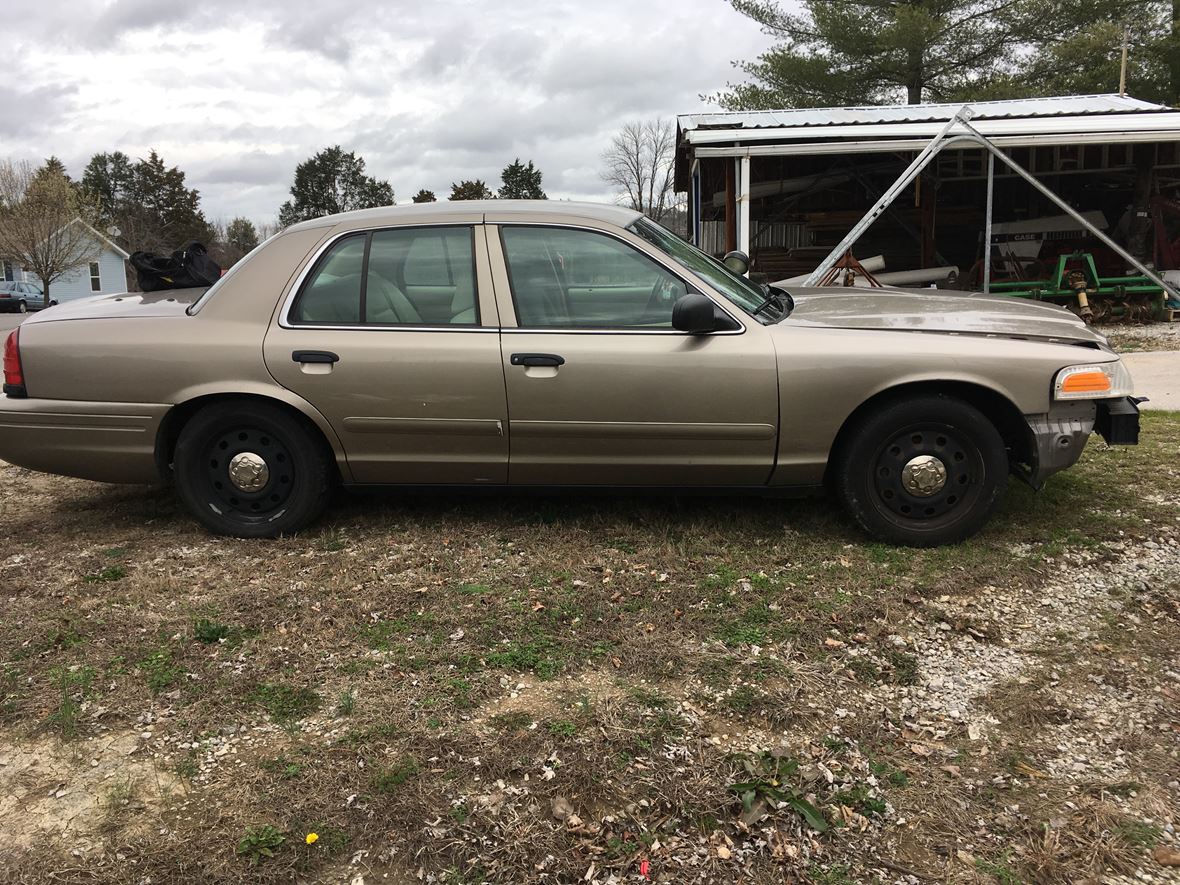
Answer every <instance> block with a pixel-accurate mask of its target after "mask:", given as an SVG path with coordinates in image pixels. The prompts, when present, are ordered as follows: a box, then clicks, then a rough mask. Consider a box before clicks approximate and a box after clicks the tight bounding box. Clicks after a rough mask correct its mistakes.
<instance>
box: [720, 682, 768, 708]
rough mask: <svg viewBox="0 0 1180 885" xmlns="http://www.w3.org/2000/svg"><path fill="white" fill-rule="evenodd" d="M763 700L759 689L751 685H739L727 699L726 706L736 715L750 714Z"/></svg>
mask: <svg viewBox="0 0 1180 885" xmlns="http://www.w3.org/2000/svg"><path fill="white" fill-rule="evenodd" d="M762 698H763V695H762V692H760V691H758V689H756V688H753V687H751V686H749V685H739V686H738V687H737V688H735V689H734V690H733V691H732V692H731V693H730V694H729V695H728V696H727V697H726V698H725V706H727V707H729V709H731V710H733V711H734V712H735V713H748V712H750V711H751V710H752V709H754V707H755V706H757V704H758V702H759V701H761V700H762Z"/></svg>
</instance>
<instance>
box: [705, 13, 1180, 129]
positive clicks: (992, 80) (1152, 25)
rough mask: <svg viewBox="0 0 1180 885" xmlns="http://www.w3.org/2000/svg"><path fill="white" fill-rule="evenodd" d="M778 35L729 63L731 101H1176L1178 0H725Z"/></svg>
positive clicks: (747, 104) (726, 101)
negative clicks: (1123, 96) (734, 75)
mask: <svg viewBox="0 0 1180 885" xmlns="http://www.w3.org/2000/svg"><path fill="white" fill-rule="evenodd" d="M730 3H731V5H732V6H733V8H734V9H735V10H737V11H738V12H739V13H741V14H742V15H745V16H747V17H748V18H750V19H752V20H754V21H755V22H757V23H758V24H759V25H761V27H762V30H763V32H764V33H766V34H767V35H769V36H771V37H773V38H774V39H775V45H774V46H773V47H772V48H771V49H769V50H767V51H766V52H765V53H763V54H762V55H761V56H759V57H758V58H757V59H755V60H753V61H747V60H738V61H735V62H734V65H735V67H736V68H738V70H740V71H742V72H743V73H744V74H745V75H746V79H745V81H744V82H740V83H736V84H735V83H731V84H729V85H728V86H727V87H726V88H725V89H723V90H721V91H719V92H718V93H716V94H715V95H713V96H711V98H712V99H713V100H714V101H716V102H717V103H719V104H720V105H721V106H722V107H724V108H727V109H729V110H771V109H776V108H798V107H839V106H847V105H865V104H893V103H899V102H903V101H904V102H908V103H910V104H914V103H918V102H923V101H948V102H951V101H981V100H985V99H991V98H1029V97H1036V96H1049V95H1086V94H1092V93H1111V92H1117V91H1118V90H1119V86H1120V82H1121V80H1122V78H1121V76H1120V75H1121V69H1122V67H1123V54H1124V47H1125V49H1126V58H1127V63H1126V91H1127V93H1129V94H1130V95H1133V96H1134V97H1136V98H1141V99H1145V100H1148V101H1155V102H1160V103H1162V104H1169V105H1173V106H1175V105H1176V104H1177V102H1180V2H1178V0H1163V2H1161V0H801V2H800V3H799V4H798V9H788V8H786V7H785V5H784V4H781V3H779V2H776V0H730Z"/></svg>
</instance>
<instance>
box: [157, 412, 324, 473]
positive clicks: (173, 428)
mask: <svg viewBox="0 0 1180 885" xmlns="http://www.w3.org/2000/svg"><path fill="white" fill-rule="evenodd" d="M235 401H237V402H243V401H246V402H257V403H266V404H267V405H270V406H274V407H275V408H277V409H282V410H283V411H284V412H286V413H287V414H288V415H290V416H291V417H293V418H294V419H295V420H296V421H299V422H300V423H301V424H303V425H304V426H305V427H306V428H307V429H308V430H309V431H310V432H311V434H312V436H313V438H315V439H316V440H318V441H319V443H320V444H321V445H322V446H323V447H324V451H325V452H327V454H328V457H329V459H330V463H331V464H332V465H333V468H334V469H335V470H336V471H337V474H339V467H338V466H336V453H335V452H334V451H333V450H332V446H331V444H330V443H329V442H328V440H327V438H326V437H325V436H324V433H323V431H322V430H320V428H319V427H317V426H316V424H315V422H314V421H312V420H311V419H310V418H308V417H307V416H306V415H305V414H303V413H302V412H301V411H299V410H298V409H297V408H295V407H294V406H293V405H291V404H290V403H285V402H283V401H282V400H280V399H275V398H273V397H269V396H257V395H255V394H250V393H214V394H210V395H208V396H198V397H196V398H195V399H190V400H187V401H186V402H183V403H179V404H177V405H175V406H173V407H172V408H171V409H169V410H168V414H166V415H165V416H164V419H163V420H162V421H161V422H160V429H159V430H158V431H157V432H156V469H157V470H158V471H159V474H160V478H161V479H162V480H164V482H166V483H169V482H171V481H172V458H173V455H174V454H175V453H176V443H177V441H178V440H179V439H180V432H181V431H182V430H183V429H184V425H186V424H187V423H188V422H189V421H190V420H191V419H192V417H193V416H194V415H196V414H197V412H199V411H201V410H202V409H204V408H205V407H206V406H210V405H213V404H215V403H225V402H235ZM337 478H339V476H337Z"/></svg>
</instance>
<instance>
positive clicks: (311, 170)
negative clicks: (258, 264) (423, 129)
mask: <svg viewBox="0 0 1180 885" xmlns="http://www.w3.org/2000/svg"><path fill="white" fill-rule="evenodd" d="M393 202H394V200H393V187H392V186H391V185H390V184H389V182H388V181H380V180H379V179H376V178H373V177H371V176H369V175H366V174H365V161H364V159H363V158H362V157H358V156H357V155H356V154H355V153H353V152H352V151H344V150H342V149H341V147H340V145H335V146H333V147H329V148H324V149H323V150H322V151H320V152H319V153H318V154H316V155H315V156H314V157H310V158H308V159H307V160H304V161H303V162H302V163H300V164H299V165H298V166H296V167H295V183H294V184H292V185H291V199H290V200H288V201H287V202H285V203H283V205H282V206H281V207H280V208H279V224H280V225H282V226H283V227H287V226H289V225H292V224H295V223H296V222H298V221H305V220H307V219H309V218H320V217H321V216H324V215H335V214H336V213H338V212H350V211H352V210H353V209H370V208H372V207H374V206H391V205H393Z"/></svg>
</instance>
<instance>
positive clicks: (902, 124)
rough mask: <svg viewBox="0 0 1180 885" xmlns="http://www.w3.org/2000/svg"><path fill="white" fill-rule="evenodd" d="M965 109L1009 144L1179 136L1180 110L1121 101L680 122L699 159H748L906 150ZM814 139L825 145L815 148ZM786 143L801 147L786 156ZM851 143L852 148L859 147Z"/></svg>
mask: <svg viewBox="0 0 1180 885" xmlns="http://www.w3.org/2000/svg"><path fill="white" fill-rule="evenodd" d="M964 104H969V105H970V107H971V110H972V112H973V116H972V120H971V123H972V125H973V126H974V127H975V128H976V129H978V130H979V131H980V132H982V133H983V134H984V135H987V136H989V137H993V138H996V140H997V143H998V144H1007V145H1009V146H1013V145H1017V144H1029V143H1039V142H1049V141H1052V142H1060V143H1069V142H1081V141H1102V142H1107V143H1111V142H1124V141H1147V140H1172V139H1177V138H1180V110H1177V109H1175V108H1170V107H1168V106H1167V105H1160V104H1153V103H1152V102H1147V101H1140V100H1139V99H1136V98H1131V97H1129V96H1120V95H1066V96H1060V97H1056V98H1025V99H1014V100H1008V101H978V102H948V103H941V104H911V105H881V106H871V107H848V108H798V109H788V110H781V111H739V112H732V113H715V114H713V113H711V114H684V115H682V116H680V117H678V118H677V122H678V123H679V126H680V133H681V141H682V143H687V144H688V145H692V146H694V147H697V146H699V147H700V150H697V151H695V153H696V155H697V156H707V155H709V154H711V153H713V152H714V151H718V152H719V151H721V150H724V151H725V153H726V154H731V155H732V153H733V152H734V151H735V150H741V151H742V152H743V153H745V152H747V151H748V152H749V153H750V154H751V155H757V154H759V153H771V152H773V153H776V154H781V153H793V152H796V151H799V152H802V151H806V150H811V149H814V148H821V152H823V151H822V147H824V146H825V144H824V143H827V144H830V145H831V148H832V149H833V152H834V150H835V149H837V147H838V148H839V150H841V151H858V152H859V151H863V150H865V149H866V148H869V149H877V150H879V149H882V148H881V147H880V146H879V145H880V143H881V142H885V141H887V142H888V147H887V148H885V149H889V148H892V149H909V148H911V146H912V145H911V144H909V143H905V141H906V140H907V139H909V140H913V141H914V142H915V143H918V142H921V143H922V144H924V143H925V142H926V141H928V140H929V139H930V138H931V137H933V136H934V135H935V134H936V133H937V132H938V131H939V130H940V129H941V128H942V127H943V125H944V124H945V123H946V121H948V120H950V119H951V118H952V117H953V116H954V115H955V112H956V111H958V110H959V109H960V108H961V107H963V105H964ZM817 140H822V143H821V144H816V141H817ZM894 140H897V141H894ZM791 142H804V143H805V144H799V145H797V146H796V148H795V150H790V149H789V148H788V149H787V150H784V149H783V148H784V146H786V145H789V144H790V143H791ZM849 142H856V143H857V144H856V147H853V146H852V145H851V144H850V143H849ZM772 143H773V144H774V145H775V147H774V148H773V149H772V148H771V144H772ZM710 145H716V146H718V147H716V148H710V147H708V146H710ZM721 145H725V146H726V147H725V148H721V147H720V146H721ZM739 146H742V147H739ZM758 146H762V147H763V149H762V150H759V149H758ZM918 146H919V147H920V146H921V144H918ZM743 148H744V149H743Z"/></svg>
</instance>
